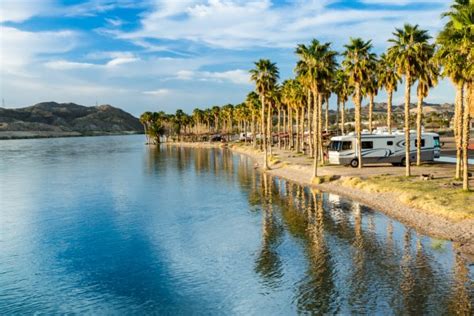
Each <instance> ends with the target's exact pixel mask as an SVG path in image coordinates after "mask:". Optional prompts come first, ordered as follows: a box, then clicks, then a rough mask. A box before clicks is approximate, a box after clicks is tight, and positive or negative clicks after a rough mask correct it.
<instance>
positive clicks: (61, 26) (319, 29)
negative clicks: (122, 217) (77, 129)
mask: <svg viewBox="0 0 474 316" xmlns="http://www.w3.org/2000/svg"><path fill="white" fill-rule="evenodd" d="M449 5H450V1H449V0H397V1H391V0H307V1H304V0H292V1H291V0H278V1H277V0H273V1H272V0H249V1H242V0H143V1H138V0H115V1H111V0H1V1H0V60H1V61H0V97H1V98H2V99H3V104H4V106H5V107H7V108H16V107H24V106H29V105H33V104H36V103H39V102H43V101H56V102H74V103H78V104H82V105H86V106H93V105H95V104H96V103H98V104H111V105H113V106H117V107H120V108H122V109H124V110H126V111H128V112H130V113H132V114H134V115H136V116H138V115H140V113H142V112H144V111H147V110H149V111H165V112H175V111H176V109H183V110H184V111H186V112H188V113H189V112H191V111H192V109H194V108H196V107H199V108H206V107H210V106H213V105H223V104H227V103H233V104H237V103H240V102H242V101H243V100H244V99H245V96H246V95H247V93H248V92H250V91H252V89H254V85H253V84H252V83H251V82H250V80H249V74H248V71H249V69H251V68H252V67H253V63H254V62H255V61H257V60H258V59H260V58H268V59H271V60H272V61H273V62H276V63H277V65H278V67H279V69H280V77H281V80H284V79H287V78H290V77H292V76H294V72H293V69H294V65H295V63H296V56H295V54H294V49H295V46H296V45H297V44H299V43H308V42H309V41H310V40H311V39H313V38H316V39H318V40H320V41H323V42H331V43H332V48H333V49H335V50H337V51H340V52H341V51H342V50H343V47H344V44H345V43H347V42H348V39H349V37H361V38H363V39H365V40H369V39H370V40H372V42H373V46H374V52H376V53H377V54H380V53H382V52H383V51H385V50H386V49H387V47H388V46H389V43H388V42H387V39H388V38H390V37H391V36H392V32H393V31H394V29H395V27H402V26H403V24H404V23H413V24H419V25H420V27H421V28H423V29H427V30H429V32H430V35H431V36H433V37H435V36H436V34H437V33H438V32H439V30H440V29H441V28H442V26H443V24H444V23H445V21H443V20H442V19H441V18H440V15H441V13H442V12H444V11H446V9H447V8H448V7H449ZM412 90H415V89H412ZM412 97H413V98H414V97H415V91H413V92H412ZM385 100H386V94H385V93H384V91H381V92H380V93H379V95H378V96H377V97H376V101H380V102H383V101H385ZM453 100H454V88H453V87H452V85H451V84H450V82H449V81H448V80H441V81H440V82H439V84H438V86H437V87H436V88H434V89H432V90H431V92H430V95H429V96H428V98H427V99H426V101H427V102H433V103H444V102H449V103H452V102H453ZM335 102H336V101H335V97H333V98H331V102H330V104H331V107H335ZM402 102H403V87H401V86H400V87H399V89H398V92H397V93H396V94H395V96H394V104H400V103H402ZM0 106H1V105H0Z"/></svg>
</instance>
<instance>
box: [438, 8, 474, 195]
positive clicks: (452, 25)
mask: <svg viewBox="0 0 474 316" xmlns="http://www.w3.org/2000/svg"><path fill="white" fill-rule="evenodd" d="M443 16H445V17H448V18H449V20H448V22H447V23H446V25H445V27H444V29H443V30H442V31H441V32H440V34H439V35H438V38H437V42H438V44H440V49H439V51H438V54H437V57H438V59H439V60H441V61H442V62H443V66H444V70H443V73H444V74H445V75H448V76H449V77H450V79H451V80H452V81H453V83H454V84H455V85H456V111H455V113H456V114H455V117H456V119H457V122H456V128H455V132H456V139H457V148H458V149H457V158H458V159H457V162H458V163H457V168H456V177H459V175H460V169H461V168H460V167H461V162H460V160H462V167H463V168H462V169H463V170H462V173H463V189H464V190H466V191H467V190H469V179H468V175H469V174H468V162H467V159H468V155H467V154H468V152H467V150H468V145H469V136H470V135H469V125H470V120H471V114H473V112H474V92H473V86H474V85H473V80H474V79H473V78H474V50H473V49H472V43H473V42H474V1H472V0H456V1H454V4H453V5H452V6H451V8H450V11H448V12H446V13H444V14H443ZM464 92H466V93H465V94H466V96H465V100H464V96H463V94H464ZM461 127H462V128H461ZM461 152H462V159H461Z"/></svg>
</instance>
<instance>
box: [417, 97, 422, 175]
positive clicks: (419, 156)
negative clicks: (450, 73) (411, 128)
mask: <svg viewBox="0 0 474 316" xmlns="http://www.w3.org/2000/svg"><path fill="white" fill-rule="evenodd" d="M422 115H423V95H422V94H421V93H418V104H417V108H416V165H417V166H420V165H421V118H422Z"/></svg>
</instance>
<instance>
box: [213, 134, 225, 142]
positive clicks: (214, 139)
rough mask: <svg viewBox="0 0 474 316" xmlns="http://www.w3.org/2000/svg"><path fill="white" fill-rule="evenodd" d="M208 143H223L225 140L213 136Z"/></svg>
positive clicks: (219, 136)
mask: <svg viewBox="0 0 474 316" xmlns="http://www.w3.org/2000/svg"><path fill="white" fill-rule="evenodd" d="M210 141H211V142H224V141H225V139H224V137H222V136H221V135H213V136H212V137H211V140H210Z"/></svg>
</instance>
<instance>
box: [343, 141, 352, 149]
mask: <svg viewBox="0 0 474 316" xmlns="http://www.w3.org/2000/svg"><path fill="white" fill-rule="evenodd" d="M351 149H352V142H342V150H351Z"/></svg>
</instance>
